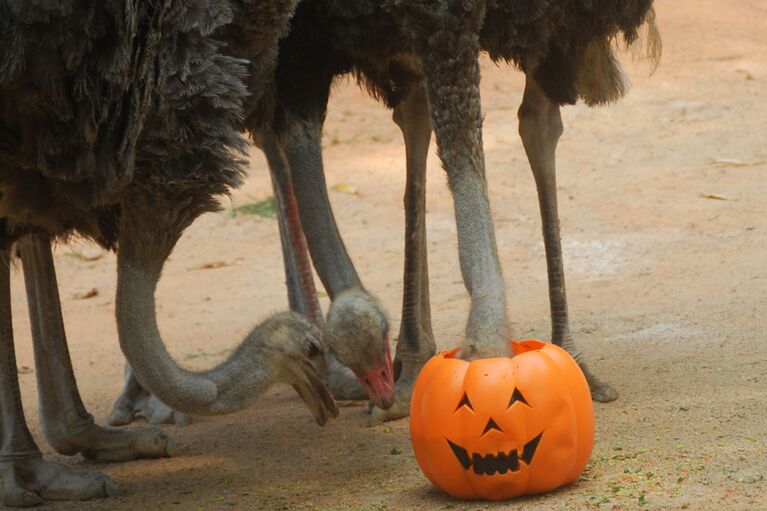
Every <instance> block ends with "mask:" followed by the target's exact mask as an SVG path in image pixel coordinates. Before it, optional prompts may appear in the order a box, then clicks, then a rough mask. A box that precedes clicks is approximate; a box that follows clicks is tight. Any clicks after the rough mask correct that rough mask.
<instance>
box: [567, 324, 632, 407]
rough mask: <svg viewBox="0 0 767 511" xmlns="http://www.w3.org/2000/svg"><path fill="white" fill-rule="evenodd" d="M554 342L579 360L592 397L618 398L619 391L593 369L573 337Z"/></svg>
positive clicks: (613, 399)
mask: <svg viewBox="0 0 767 511" xmlns="http://www.w3.org/2000/svg"><path fill="white" fill-rule="evenodd" d="M552 342H553V343H554V344H556V345H557V346H559V347H561V348H562V349H564V350H565V351H567V352H568V353H569V354H570V355H571V356H572V357H573V358H574V359H575V360H576V361H577V362H578V365H579V366H580V368H581V371H583V375H584V376H585V377H586V381H587V382H588V383H589V389H590V390H591V399H593V400H594V401H597V402H599V403H609V402H610V401H615V400H616V399H618V391H617V390H615V388H613V386H612V385H610V384H609V383H607V382H606V381H604V380H602V379H601V378H600V377H599V376H597V375H596V374H595V373H594V372H592V371H591V369H590V368H589V365H588V364H587V363H586V360H585V359H584V356H583V354H582V353H581V351H580V350H579V349H578V347H577V346H576V345H575V341H574V340H573V339H572V338H571V337H566V338H565V339H564V340H562V341H557V340H554V341H552Z"/></svg>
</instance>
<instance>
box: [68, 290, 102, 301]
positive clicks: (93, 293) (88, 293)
mask: <svg viewBox="0 0 767 511" xmlns="http://www.w3.org/2000/svg"><path fill="white" fill-rule="evenodd" d="M98 295H99V290H98V289H96V288H95V287H94V288H91V289H89V290H88V291H85V292H84V293H75V295H74V297H75V299H76V300H87V299H88V298H93V297H94V296H98Z"/></svg>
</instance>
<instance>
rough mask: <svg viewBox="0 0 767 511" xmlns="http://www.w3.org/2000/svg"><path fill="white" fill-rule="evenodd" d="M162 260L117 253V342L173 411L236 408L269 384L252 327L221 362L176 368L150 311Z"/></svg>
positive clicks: (205, 412) (268, 372)
mask: <svg viewBox="0 0 767 511" xmlns="http://www.w3.org/2000/svg"><path fill="white" fill-rule="evenodd" d="M161 267H162V263H159V264H151V263H148V262H145V261H142V262H141V263H137V262H136V261H133V260H130V259H129V258H128V257H127V256H125V255H123V254H122V253H121V254H119V255H118V272H117V299H116V314H117V327H118V332H119V337H120V346H121V347H122V350H123V353H124V354H125V357H126V358H127V359H128V362H129V363H130V364H131V367H132V368H133V370H134V371H135V373H136V376H137V377H138V380H139V381H140V382H141V383H142V384H143V385H144V386H145V387H146V388H147V389H148V390H149V391H150V392H152V393H154V394H155V395H156V396H157V397H158V398H160V399H161V400H162V401H163V402H164V403H165V404H167V405H168V406H171V407H173V408H175V409H177V410H179V411H182V412H187V413H193V414H199V415H212V414H221V413H227V412H232V411H235V410H239V409H242V408H244V407H245V406H247V405H248V404H249V403H250V402H252V401H253V400H254V399H256V398H257V397H258V396H259V395H260V394H262V393H263V392H264V391H266V389H267V388H268V387H269V386H270V385H271V384H272V383H273V381H274V379H273V372H272V370H271V368H270V367H268V362H267V361H268V358H267V357H265V356H261V354H260V353H258V351H259V350H260V348H259V346H258V343H257V342H255V341H256V339H258V338H259V336H262V335H266V334H265V333H264V332H262V331H260V330H259V328H256V330H254V331H253V332H252V333H251V334H250V335H249V336H248V337H247V338H246V339H245V341H244V342H243V344H242V345H241V346H240V347H239V348H238V349H237V350H236V351H235V353H233V354H232V355H231V356H230V357H229V358H228V359H227V360H226V361H224V362H223V363H221V364H220V365H218V366H216V367H215V368H213V369H211V370H209V371H205V372H200V373H197V372H194V371H189V370H187V369H184V368H182V367H180V366H179V365H178V364H177V363H176V361H175V360H173V358H172V357H171V355H170V353H168V350H167V349H166V348H165V343H164V342H163V340H162V337H161V336H160V331H159V329H158V327H157V319H156V315H155V298H154V294H155V289H156V287H157V282H158V280H159V277H160V268H161Z"/></svg>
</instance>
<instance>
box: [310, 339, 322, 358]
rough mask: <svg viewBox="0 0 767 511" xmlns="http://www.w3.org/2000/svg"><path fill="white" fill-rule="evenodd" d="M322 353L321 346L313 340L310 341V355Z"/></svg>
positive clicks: (314, 355)
mask: <svg viewBox="0 0 767 511" xmlns="http://www.w3.org/2000/svg"><path fill="white" fill-rule="evenodd" d="M319 354H320V347H319V346H317V345H316V344H314V343H313V342H311V343H309V357H310V358H311V357H316V356H317V355H319Z"/></svg>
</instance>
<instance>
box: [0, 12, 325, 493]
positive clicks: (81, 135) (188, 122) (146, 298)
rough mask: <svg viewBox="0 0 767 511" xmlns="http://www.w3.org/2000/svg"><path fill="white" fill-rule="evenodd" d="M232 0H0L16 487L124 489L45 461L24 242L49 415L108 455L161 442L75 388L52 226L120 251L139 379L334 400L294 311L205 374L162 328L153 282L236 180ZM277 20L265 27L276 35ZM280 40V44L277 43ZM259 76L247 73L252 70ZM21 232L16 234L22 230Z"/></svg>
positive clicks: (0, 258) (165, 393)
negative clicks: (117, 421) (22, 337)
mask: <svg viewBox="0 0 767 511" xmlns="http://www.w3.org/2000/svg"><path fill="white" fill-rule="evenodd" d="M231 14H232V13H231V11H230V9H229V7H228V4H227V3H226V2H223V1H218V0H209V1H202V2H194V3H189V2H186V1H182V0H163V1H158V2H151V3H134V2H127V1H125V0H107V1H104V2H93V1H90V0H87V1H86V0H81V1H78V0H74V1H70V2H54V1H45V0H41V1H37V2H24V1H14V0H0V105H1V110H0V111H1V112H2V113H1V114H0V416H1V417H0V419H1V420H2V423H1V426H0V433H1V434H2V448H0V455H1V456H0V474H2V478H3V497H4V502H5V504H6V505H10V506H35V505H39V504H40V503H42V502H43V501H44V500H79V499H89V498H96V497H104V496H108V495H114V494H117V493H119V491H120V490H119V487H118V486H117V485H116V484H115V483H114V482H113V481H111V480H110V479H109V478H107V477H106V476H104V475H102V474H99V473H83V472H74V471H71V470H69V469H68V468H66V467H65V466H62V465H59V464H56V463H51V462H47V461H45V460H44V459H43V458H42V456H41V453H40V450H39V449H38V447H37V445H36V444H35V441H34V439H33V438H32V435H31V434H30V432H29V430H28V428H27V426H26V421H25V418H24V413H23V410H22V406H21V396H20V391H19V385H18V376H17V372H16V361H15V353H14V347H13V326H12V319H11V296H10V277H9V273H10V267H11V254H12V250H13V247H14V246H15V247H16V250H17V251H18V253H19V255H20V256H21V260H22V264H23V269H24V276H25V281H26V289H27V296H28V302H29V311H30V318H31V323H32V335H33V343H34V352H35V364H36V368H37V371H36V374H37V379H38V388H39V393H40V412H41V424H42V429H43V432H44V434H45V436H46V438H47V439H48V441H49V442H50V443H51V445H52V446H53V447H54V448H55V449H56V450H57V451H59V452H61V453H63V454H75V453H78V452H79V453H81V454H83V455H84V456H85V457H87V458H92V459H95V460H97V461H120V460H128V459H135V458H147V457H149V458H151V457H161V456H167V455H168V454H169V452H170V450H171V447H172V445H171V444H170V443H169V440H168V438H167V437H166V436H165V435H163V434H162V433H161V432H159V431H157V430H155V429H138V430H131V431H121V430H114V429H109V428H103V427H101V426H98V425H96V424H95V423H94V421H93V417H92V416H91V415H90V414H89V413H88V412H87V411H86V409H85V407H84V406H83V403H82V401H81V399H80V396H79V394H78V391H77V386H76V382H75V377H74V374H73V371H72V365H71V361H70V358H69V353H68V349H67V343H66V336H65V332H64V325H63V320H62V316H61V310H60V303H59V295H58V289H57V283H56V276H55V270H54V267H53V258H52V255H51V243H52V242H53V240H55V239H57V238H62V237H66V236H68V235H71V234H75V233H76V234H79V235H83V236H86V237H89V238H91V239H93V240H95V241H97V242H98V243H100V244H101V245H102V246H105V247H108V248H116V249H117V253H118V276H117V278H118V283H117V288H118V291H117V300H116V304H117V322H118V332H119V335H120V343H121V347H122V349H123V351H124V353H125V355H126V357H127V359H128V361H129V362H130V363H131V365H132V367H133V368H134V369H135V371H136V374H137V376H138V378H139V380H140V381H141V382H142V383H144V384H145V385H146V387H147V389H149V390H150V391H151V392H153V393H155V394H156V395H157V396H158V398H159V399H161V400H162V401H164V402H167V403H168V404H169V405H171V406H173V407H175V408H177V409H179V410H181V411H186V412H195V413H205V414H214V413H225V412H227V411H231V410H236V409H240V408H242V407H244V406H246V405H247V404H248V403H249V402H251V401H252V400H253V399H254V398H255V397H256V396H257V395H259V394H260V393H261V392H263V391H264V390H265V389H266V388H267V387H268V386H269V385H271V384H272V383H274V382H285V383H288V384H291V385H293V386H294V388H295V389H296V390H297V392H298V393H299V394H300V395H301V397H302V398H303V399H304V400H305V401H306V402H307V404H308V406H309V407H310V409H311V411H312V413H313V414H314V415H315V418H316V419H317V421H318V422H320V423H322V422H324V421H325V420H326V419H327V418H328V417H331V416H335V415H336V414H337V409H336V408H335V404H334V403H333V401H332V398H331V397H330V395H329V393H328V390H327V388H326V387H325V385H324V383H323V381H322V379H321V378H320V376H319V374H318V372H317V370H316V369H315V368H314V365H313V362H312V361H313V360H314V359H317V358H319V357H320V356H321V354H322V349H323V347H322V345H321V344H320V334H319V331H318V330H317V329H316V328H315V327H314V326H312V325H311V324H309V323H308V322H307V321H306V320H304V319H302V318H300V317H299V316H297V315H296V314H293V313H287V314H280V315H277V316H275V317H273V318H270V319H268V320H267V321H265V322H263V323H262V324H260V325H258V326H257V327H256V328H255V329H254V330H253V331H252V332H251V333H250V334H249V335H248V336H247V338H246V339H245V341H244V342H243V343H242V345H241V346H240V347H239V348H238V349H237V351H236V352H235V353H234V354H233V355H232V356H231V357H230V358H229V359H228V360H226V361H225V362H223V363H222V364H220V365H219V366H217V367H216V368H214V369H212V370H210V371H208V372H205V373H203V374H197V373H192V372H188V371H184V370H182V369H181V368H179V367H178V366H177V365H176V364H175V362H174V361H173V360H172V359H171V358H170V356H169V355H168V353H167V351H166V350H165V348H164V346H163V344H162V340H161V339H160V337H159V334H158V332H157V323H156V318H155V309H154V290H155V287H156V284H157V281H158V279H159V277H160V272H161V270H162V266H163V263H164V261H165V260H166V258H167V256H168V255H169V253H170V252H171V251H172V249H173V246H174V244H175V243H176V241H177V239H178V238H179V236H180V235H181V233H182V231H183V230H184V229H185V228H186V226H188V225H189V223H191V222H192V221H193V220H194V219H195V218H196V217H197V216H198V215H199V214H201V213H203V212H205V211H210V210H212V209H215V208H216V206H217V202H216V200H215V197H216V196H218V195H220V194H223V193H226V192H227V190H229V189H230V187H232V186H234V185H236V184H238V183H239V181H240V176H241V162H240V160H239V159H238V158H237V157H236V156H235V155H236V154H237V153H238V151H241V150H242V149H243V141H242V139H241V138H240V137H239V135H238V133H237V131H236V130H235V129H234V126H235V124H236V123H237V122H239V120H240V119H241V116H242V98H243V96H244V94H245V88H244V86H243V83H242V81H241V80H242V78H243V76H244V66H243V63H242V62H241V61H238V60H236V59H233V58H231V57H227V56H224V55H222V54H221V53H220V52H219V48H220V43H218V42H217V41H216V40H215V39H214V38H213V37H211V33H212V31H213V30H215V29H216V28H217V27H220V26H222V24H224V23H225V22H226V21H227V20H228V19H230V18H231ZM275 43H276V37H275V38H274V39H272V40H271V42H270V44H271V45H272V46H274V44H275ZM272 51H274V50H272ZM253 79H254V78H253V77H251V80H253ZM14 244H15V245H14Z"/></svg>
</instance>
